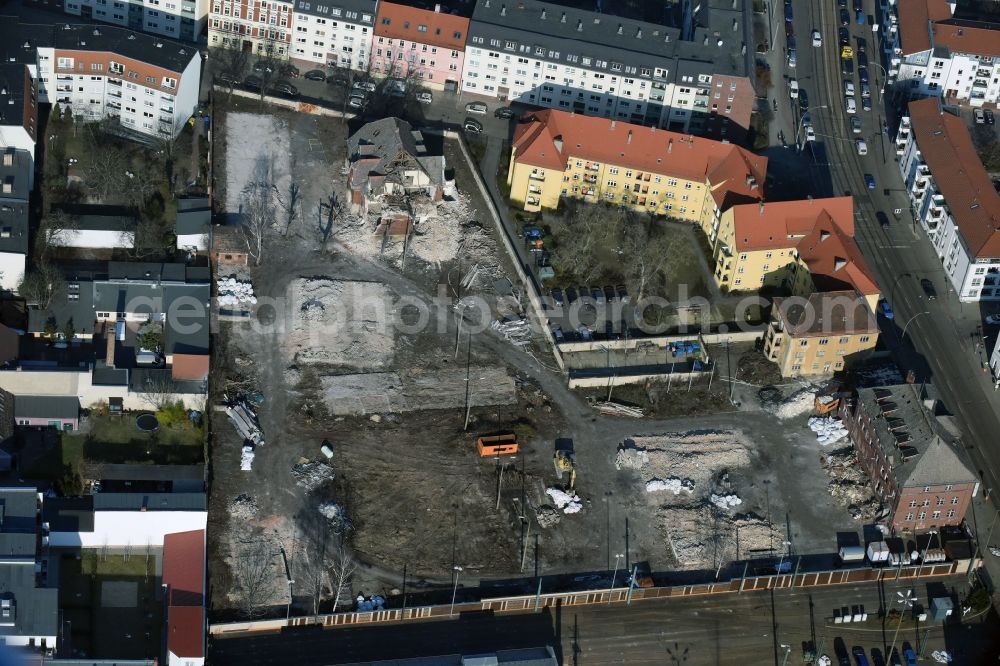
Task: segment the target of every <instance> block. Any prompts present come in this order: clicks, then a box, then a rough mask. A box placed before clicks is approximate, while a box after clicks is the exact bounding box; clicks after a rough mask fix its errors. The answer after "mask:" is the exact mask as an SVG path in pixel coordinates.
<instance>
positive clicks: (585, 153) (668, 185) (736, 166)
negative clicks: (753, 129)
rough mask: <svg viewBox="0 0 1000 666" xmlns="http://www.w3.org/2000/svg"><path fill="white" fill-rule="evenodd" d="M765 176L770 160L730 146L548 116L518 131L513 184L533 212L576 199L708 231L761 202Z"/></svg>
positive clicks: (513, 193) (514, 196)
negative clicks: (736, 207)
mask: <svg viewBox="0 0 1000 666" xmlns="http://www.w3.org/2000/svg"><path fill="white" fill-rule="evenodd" d="M766 170H767V158H764V157H759V156H757V155H754V154H753V153H750V152H748V151H746V150H744V149H742V148H740V147H738V146H734V145H732V144H729V143H722V142H719V141H713V140H711V139H704V138H701V137H694V136H691V135H688V134H679V133H677V132H667V131H664V130H662V129H656V128H653V127H643V126H641V125H632V124H629V123H620V122H616V121H614V120H608V119H606V118H597V117H591V116H582V115H578V114H574V113H568V112H565V111H558V110H555V109H548V110H545V111H538V112H536V113H534V114H532V116H531V117H530V118H529V119H528V120H527V121H525V122H522V123H520V124H519V125H518V127H517V131H516V132H515V135H514V143H513V147H512V149H511V157H510V169H509V171H508V175H507V184H508V185H509V186H510V198H511V200H512V201H513V202H514V203H516V204H518V205H520V206H522V207H523V208H524V210H527V211H539V210H542V209H554V208H556V207H557V206H558V205H559V201H560V199H561V198H563V197H572V198H575V199H579V200H582V201H587V202H593V203H597V202H599V201H605V202H608V203H614V204H618V205H622V206H629V207H631V208H633V209H635V210H637V211H642V212H646V213H650V214H654V215H664V216H669V217H673V218H677V219H680V220H686V221H689V222H692V223H697V224H698V225H699V226H700V227H701V228H702V229H703V230H705V229H711V228H712V227H713V226H714V225H715V224H716V223H717V221H718V219H719V216H720V215H721V211H722V210H724V208H725V207H726V206H729V205H732V204H733V203H735V202H748V201H757V200H759V199H760V198H761V197H762V196H763V192H762V188H763V183H764V177H765V175H766Z"/></svg>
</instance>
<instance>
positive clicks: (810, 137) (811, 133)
mask: <svg viewBox="0 0 1000 666" xmlns="http://www.w3.org/2000/svg"><path fill="white" fill-rule="evenodd" d="M815 140H816V130H814V129H813V128H812V125H806V141H815Z"/></svg>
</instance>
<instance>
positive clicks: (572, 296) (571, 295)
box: [566, 287, 578, 303]
mask: <svg viewBox="0 0 1000 666" xmlns="http://www.w3.org/2000/svg"><path fill="white" fill-rule="evenodd" d="M577 298H578V296H577V294H576V289H574V288H573V287H567V288H566V302H567V303H575V302H576V299H577Z"/></svg>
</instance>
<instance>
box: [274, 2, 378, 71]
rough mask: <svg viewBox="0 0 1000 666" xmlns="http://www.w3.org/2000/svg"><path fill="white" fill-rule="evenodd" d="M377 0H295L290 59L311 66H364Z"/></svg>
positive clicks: (369, 47)
mask: <svg viewBox="0 0 1000 666" xmlns="http://www.w3.org/2000/svg"><path fill="white" fill-rule="evenodd" d="M376 1H377V0H308V1H307V0H296V2H295V9H294V12H293V13H292V46H291V49H292V50H291V54H290V55H291V58H292V60H294V61H296V62H298V63H300V64H302V65H304V66H306V67H312V68H317V67H318V68H320V69H324V68H327V67H342V68H345V69H354V70H362V71H363V70H366V69H367V68H368V66H369V55H370V54H371V45H372V35H373V31H374V29H375V5H376Z"/></svg>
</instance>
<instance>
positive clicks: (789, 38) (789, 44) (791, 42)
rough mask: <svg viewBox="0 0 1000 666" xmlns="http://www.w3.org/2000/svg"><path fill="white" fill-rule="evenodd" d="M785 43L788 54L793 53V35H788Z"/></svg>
mask: <svg viewBox="0 0 1000 666" xmlns="http://www.w3.org/2000/svg"><path fill="white" fill-rule="evenodd" d="M785 41H786V42H788V50H789V52H793V51H795V35H788V37H787V38H786V39H785Z"/></svg>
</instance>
